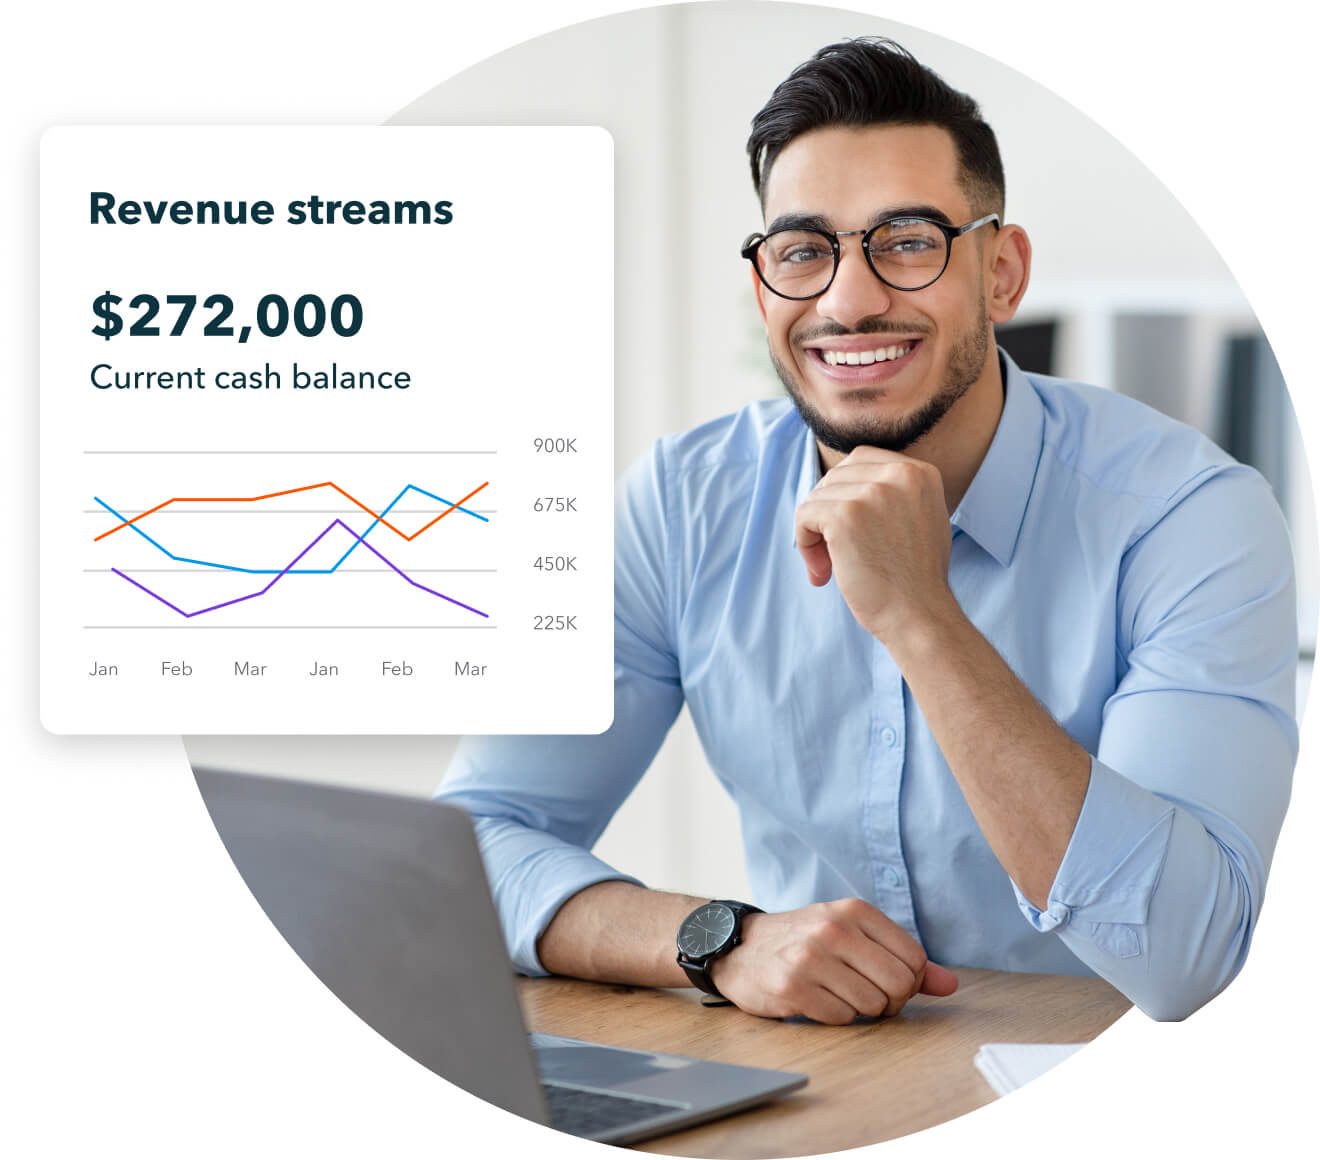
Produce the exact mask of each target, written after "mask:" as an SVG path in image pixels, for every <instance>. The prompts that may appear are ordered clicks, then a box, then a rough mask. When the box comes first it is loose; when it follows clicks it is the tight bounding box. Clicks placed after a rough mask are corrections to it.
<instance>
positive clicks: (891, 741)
mask: <svg viewBox="0 0 1320 1160" xmlns="http://www.w3.org/2000/svg"><path fill="white" fill-rule="evenodd" d="M880 740H881V741H883V742H884V743H885V744H886V745H887V746H889V748H890V749H893V747H894V746H895V745H897V744H898V734H897V733H896V732H894V730H893V729H891V728H890V727H889V726H888V725H886V726H885V727H884V728H883V729H881V730H880Z"/></svg>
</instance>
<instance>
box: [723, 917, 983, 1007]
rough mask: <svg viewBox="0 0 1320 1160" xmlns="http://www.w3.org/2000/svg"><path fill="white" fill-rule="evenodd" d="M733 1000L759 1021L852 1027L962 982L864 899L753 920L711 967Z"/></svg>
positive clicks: (949, 990)
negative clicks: (804, 1020) (859, 1019)
mask: <svg viewBox="0 0 1320 1160" xmlns="http://www.w3.org/2000/svg"><path fill="white" fill-rule="evenodd" d="M711 978H712V979H713V980H714V982H715V985H716V986H717V987H718V988H719V989H720V991H721V992H722V993H723V995H724V996H725V998H727V999H729V1000H731V1001H732V1002H733V1003H735V1004H737V1006H738V1007H740V1008H741V1009H742V1010H744V1011H747V1012H749V1013H750V1014H752V1015H765V1016H769V1017H772V1018H784V1017H786V1016H790V1015H805V1016H807V1017H808V1018H809V1019H814V1020H816V1021H817V1022H818V1023H839V1024H842V1023H851V1022H852V1020H853V1019H854V1017H856V1016H857V1015H895V1014H897V1013H898V1012H899V1011H900V1010H901V1009H902V1007H903V1004H904V1003H906V1002H907V1001H908V1000H909V999H910V998H912V996H913V995H916V994H922V995H952V994H953V992H954V991H955V990H956V989H957V987H958V979H957V976H955V975H954V973H953V972H952V971H950V970H949V969H948V968H946V967H941V966H938V965H937V964H935V963H932V962H928V961H927V959H926V952H925V951H924V950H922V949H921V944H920V943H918V942H917V941H916V940H915V939H914V938H912V936H911V935H909V934H908V933H907V932H906V931H905V930H903V929H902V928H901V927H900V926H898V925H897V924H896V923H894V922H893V921H892V920H890V919H889V918H886V917H885V915H884V914H883V913H882V912H881V911H879V910H877V909H876V908H875V907H874V906H872V905H871V904H870V903H867V902H863V901H862V900H861V899H860V898H844V899H840V900H838V901H837V902H818V903H815V904H813V905H811V906H804V907H802V908H801V909H800V910H790V911H785V912H783V913H780V914H749V915H747V916H746V917H745V918H744V919H743V920H742V943H741V945H739V946H737V947H735V948H734V949H733V950H732V951H730V952H729V953H728V954H727V955H725V956H724V957H723V958H720V959H718V960H716V962H715V963H714V965H713V966H712V968H711Z"/></svg>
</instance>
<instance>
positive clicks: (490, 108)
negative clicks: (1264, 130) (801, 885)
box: [188, 3, 1315, 897]
mask: <svg viewBox="0 0 1320 1160" xmlns="http://www.w3.org/2000/svg"><path fill="white" fill-rule="evenodd" d="M867 33H881V34H887V35H892V36H894V37H895V38H896V39H898V40H899V41H900V42H901V43H903V44H905V45H906V46H907V47H909V48H910V49H911V50H912V51H913V52H914V53H915V54H916V55H917V56H918V58H919V59H921V60H923V61H924V62H925V63H927V64H929V65H930V66H931V67H933V68H934V69H935V70H936V71H937V72H939V73H941V74H942V75H943V76H944V77H945V79H946V80H948V81H949V82H950V83H951V84H953V85H954V86H955V87H958V88H961V89H964V90H966V91H968V92H970V93H972V94H973V95H974V96H975V97H976V98H977V99H978V100H979V101H980V102H981V104H982V108H983V111H984V112H985V115H986V117H987V119H988V120H989V121H990V123H991V124H992V125H993V126H994V127H995V129H996V131H997V133H998V135H999V138H1000V143H1001V148H1002V150H1003V154H1004V161H1005V168H1006V172H1007V175H1008V216H1009V218H1010V219H1011V220H1013V221H1017V222H1019V223H1021V224H1023V225H1024V226H1026V228H1027V230H1028V232H1029V233H1030V235H1031V237H1032V239H1033V242H1034V247H1035V268H1034V278H1033V288H1032V290H1031V291H1030V292H1029V294H1028V297H1027V300H1026V302H1025V304H1024V314H1025V315H1026V316H1032V315H1042V314H1053V313H1055V312H1057V311H1059V310H1061V309H1062V310H1066V311H1068V312H1069V314H1070V317H1071V318H1072V320H1073V321H1072V325H1070V326H1069V328H1068V332H1067V334H1066V335H1065V339H1066V342H1065V350H1064V352H1063V356H1064V367H1063V369H1064V371H1065V373H1070V374H1074V375H1078V376H1079V377H1082V376H1084V377H1091V378H1092V379H1093V381H1101V382H1102V383H1103V384H1104V385H1108V386H1112V385H1114V384H1112V383H1111V382H1108V381H1106V379H1107V371H1108V369H1109V368H1110V367H1111V366H1112V359H1111V357H1110V354H1109V348H1108V345H1107V343H1108V330H1107V320H1108V319H1109V318H1111V317H1112V314H1113V313H1115V312H1117V311H1122V310H1124V309H1130V308H1133V307H1141V308H1145V309H1155V310H1168V311H1171V312H1179V313H1182V312H1196V311H1207V312H1211V313H1214V314H1216V315H1218V316H1229V317H1234V318H1249V310H1248V308H1247V306H1246V303H1245V301H1244V300H1243V299H1242V296H1241V294H1240V293H1239V291H1238V290H1237V287H1236V285H1235V284H1234V283H1233V280H1232V278H1231V276H1230V275H1229V273H1228V271H1227V270H1226V268H1225V267H1224V265H1223V263H1222V262H1221V261H1220V259H1219V257H1218V255H1217V254H1216V253H1215V251H1214V250H1213V248H1212V247H1211V246H1210V245H1209V243H1208V242H1207V241H1206V240H1205V239H1204V237H1203V236H1202V235H1201V233H1200V231H1199V230H1198V229H1197V227H1196V226H1195V224H1194V223H1193V222H1192V221H1191V220H1190V219H1189V218H1188V216H1187V215H1186V214H1185V213H1184V212H1183V211H1182V210H1181V208H1180V207H1179V206H1178V204H1177V203H1176V202H1175V201H1174V200H1173V199H1172V197H1171V196H1170V195H1169V194H1168V192H1167V191H1166V190H1165V189H1164V188H1163V187H1162V186H1161V185H1160V184H1159V183H1158V182H1156V181H1155V179H1154V178H1153V177H1152V176H1151V175H1150V174H1149V173H1148V172H1147V171H1146V170H1145V169H1144V168H1143V167H1142V166H1141V165H1140V164H1139V163H1138V162H1137V161H1136V160H1135V159H1134V158H1132V157H1131V156H1130V155H1129V154H1127V153H1126V151H1124V150H1123V149H1122V148H1121V147H1119V146H1118V145H1117V144H1116V143H1115V142H1114V141H1113V140H1112V138H1110V137H1109V136H1108V135H1107V134H1106V133H1105V132H1104V131H1103V130H1101V129H1100V128H1098V127H1097V126H1095V125H1094V124H1092V123H1091V122H1089V121H1087V120H1086V119H1085V118H1083V117H1081V116H1080V115H1079V114H1078V113H1076V112H1075V111H1074V110H1073V109H1072V108H1071V107H1070V106H1068V105H1067V104H1066V103H1064V102H1063V101H1061V100H1059V99H1058V98H1056V97H1054V96H1053V95H1051V94H1050V93H1048V92H1045V91H1044V90H1042V89H1040V88H1039V87H1038V86H1036V85H1035V84H1034V83H1033V82H1031V81H1030V80H1028V79H1027V78H1025V77H1023V76H1021V75H1019V74H1016V73H1013V72H1011V71H1009V70H1007V69H1005V68H1004V67H1002V66H1000V65H998V64H997V63H995V62H994V61H991V60H989V59H987V58H985V57H983V56H981V55H979V54H978V53H976V52H973V51H971V50H970V49H967V48H964V47H962V46H959V45H956V44H953V43H951V42H949V41H945V40H942V39H939V38H936V37H933V36H929V35H927V34H925V33H923V32H920V31H918V30H915V29H912V28H909V27H906V26H902V25H897V24H892V23H886V22H882V21H879V20H876V19H874V18H870V17H861V16H858V15H856V14H852V13H847V12H842V11H836V10H830V9H823V8H816V7H799V6H794V5H783V4H751V3H718V4H701V5H691V6H688V7H683V8H667V9H662V10H659V11H656V10H643V11H639V12H633V13H629V14H625V15H621V16H615V17H609V18H606V19H604V20H599V21H593V22H590V23H587V24H582V25H578V26H576V27H573V28H568V29H564V30H562V31H559V32H556V33H553V34H551V35H549V36H546V37H543V38H540V39H538V40H535V41H531V42H528V43H526V44H524V45H521V46H519V47H517V48H514V49H511V50H509V51H508V52H505V53H502V54H500V55H498V56H496V57H493V58H491V59H490V60H488V61H486V62H484V63H483V64H481V65H480V66H478V67H476V68H473V69H471V70H469V71H468V72H466V73H463V74H461V75H459V76H457V77H455V78H453V79H452V80H450V81H447V82H445V83H444V84H442V85H440V86H438V87H437V88H435V89H433V90H432V91H431V92H429V93H427V94H425V95H424V96H422V97H421V98H419V99H418V100H417V101H416V102H414V103H413V104H412V105H410V106H408V107H407V108H406V109H404V110H403V111H402V112H401V113H400V114H399V116H398V117H397V118H395V120H396V121H397V122H398V123H400V124H432V123H464V122H469V123H478V124H479V123H492V122H503V123H523V124H552V123H568V124H583V123H590V124H602V125H605V126H606V127H607V128H609V129H610V130H611V131H612V133H613V134H614V139H615V146H616V164H617V179H616V198H617V227H616V245H617V249H616V287H617V292H616V299H617V306H616V311H617V314H616V317H617V332H616V333H617V347H616V350H617V353H616V371H617V380H616V393H615V404H616V422H615V430H616V454H617V463H618V467H619V469H620V470H622V469H623V467H624V466H626V465H627V464H628V463H629V462H631V461H632V460H633V459H634V458H636V457H637V456H638V455H640V454H641V453H642V452H643V450H644V449H645V448H646V447H647V445H648V444H649V443H650V442H651V440H652V439H654V438H655V437H656V436H658V435H660V434H663V433H665V432H667V431H672V430H676V429H680V428H683V427H686V426H690V425H692V424H695V423H697V422H700V421H702V420H704V419H707V418H710V417H713V416H716V415H719V414H723V413H725V412H727V411H730V410H732V409H734V408H736V407H739V406H740V405H742V404H743V403H744V402H746V401H748V400H749V399H753V398H758V397H764V396H766V395H769V394H774V393H777V392H778V384H777V382H776V381H775V379H774V377H773V375H772V374H771V372H770V370H769V367H768V363H767V360H766V358H765V349H764V339H763V336H762V334H761V331H760V324H759V320H758V318H757V315H756V311H755V305H754V300H753V297H752V294H751V290H750V282H749V275H748V271H747V266H746V263H745V262H743V261H742V260H741V259H739V257H738V253H737V250H738V245H739V243H740V242H741V240H742V238H743V237H744V236H745V235H746V234H748V233H749V232H751V231H752V230H753V229H756V228H757V227H758V226H759V225H760V224H761V222H760V215H759V210H758V207H757V204H756V200H755V198H754V196H753V193H752V189H751V183H750V180H749V177H748V169H747V160H746V155H745V153H744V152H743V148H744V142H745V140H746V136H747V130H748V124H749V121H750V119H751V116H752V114H753V113H754V112H755V111H756V109H757V108H759V107H760V105H761V104H762V102H763V101H764V100H765V98H766V97H767V96H768V95H769V93H770V91H771V89H772V88H773V87H774V85H775V84H777V83H778V81H779V80H781V79H782V78H783V77H784V76H785V75H787V73H788V72H789V71H790V69H791V68H792V67H793V66H794V65H796V64H797V63H799V62H800V61H801V60H803V59H804V58H806V57H807V56H809V55H810V54H811V52H813V51H814V50H815V49H816V48H818V47H820V46H821V45H823V44H826V43H829V42H830V41H832V40H836V39H840V38H842V37H845V36H854V35H860V34H867ZM1123 83H1125V84H1142V83H1145V82H1144V81H1143V80H1142V78H1139V77H1137V78H1134V77H1125V78H1123ZM1151 100H1152V109H1153V110H1154V112H1153V115H1154V116H1160V115H1161V113H1162V110H1163V109H1164V108H1165V107H1166V102H1167V101H1169V100H1170V98H1169V97H1168V96H1167V95H1166V94H1165V92H1164V90H1163V89H1162V88H1160V87H1158V86H1156V85H1154V84H1153V83H1152V91H1151ZM1170 116H1171V118H1172V110H1170ZM554 177H555V175H554V174H553V173H532V174H528V175H527V221H528V222H533V221H535V219H536V217H537V215H538V214H540V213H548V212H553V205H554V199H555V180H554ZM513 224H516V223H511V225H513ZM508 310H509V313H510V317H511V318H513V319H516V317H517V314H518V312H519V311H525V310H555V311H558V312H560V313H561V314H562V317H563V324H564V343H565V347H566V350H573V349H574V348H576V347H578V346H581V345H586V346H587V347H588V348H589V345H590V342H591V332H592V325H593V321H592V320H591V319H590V318H582V317H579V316H577V315H576V314H575V313H574V312H573V306H572V303H564V302H559V301H555V300H554V299H553V298H552V297H550V296H547V295H546V294H544V293H543V292H539V291H538V290H537V289H536V288H534V287H529V286H526V285H524V284H522V283H520V282H518V281H517V280H513V279H511V282H510V292H509V302H508ZM1204 386H1205V389H1206V390H1209V389H1210V384H1209V383H1206V384H1204ZM1297 446H1298V447H1299V448H1300V441H1297ZM1305 495H1306V496H1307V497H1309V495H1310V491H1309V487H1308V488H1307V489H1306V492H1305ZM1308 518H1310V519H1311V521H1312V524H1311V526H1309V527H1308V528H1307V529H1306V530H1305V532H1304V534H1303V535H1302V536H1301V537H1300V539H1299V548H1300V549H1301V550H1303V551H1304V552H1309V553H1310V558H1312V559H1313V557H1314V552H1315V533H1314V527H1313V517H1312V516H1310V515H1309V513H1308ZM1307 568H1308V569H1309V571H1308V576H1310V577H1313V576H1314V574H1315V569H1314V566H1313V565H1311V564H1308V565H1307ZM1311 586H1312V587H1313V584H1312V585H1311ZM1310 607H1312V608H1313V607H1314V599H1313V598H1311V604H1310ZM1313 615H1314V614H1313V613H1312V616H1313ZM188 748H189V753H190V755H191V756H192V757H193V758H194V760H198V759H205V760H207V761H210V762H212V763H216V764H226V765H237V766H240V767H246V768H253V769H267V770H270V771H272V772H274V771H278V772H284V773H288V774H292V775H302V776H317V777H324V778H326V779H329V780H336V781H347V782H350V783H361V784H365V785H375V786H380V787H383V788H388V789H394V790H398V791H400V792H413V793H429V792H430V790H431V789H432V788H433V786H434V784H435V783H436V782H437V781H438V779H439V776H440V772H441V770H442V769H443V766H444V763H445V762H446V761H447V760H448V754H449V752H450V751H451V748H452V742H451V741H450V740H449V739H420V738H400V739H394V740H387V739H382V738H366V739H333V740H328V739H311V738H309V739H300V738H276V739H226V738H192V739H189V741H188ZM680 821H681V822H682V824H679V823H680ZM735 831H736V815H735V811H734V810H733V807H732V805H731V803H729V801H728V800H727V798H726V797H725V796H724V794H723V792H722V790H720V788H719V787H718V784H717V783H716V781H715V779H714V777H713V776H712V775H711V774H710V772H709V770H708V769H707V767H706V765H705V761H704V758H703V757H702V755H701V751H700V748H699V746H698V744H697V742H696V738H695V735H694V733H693V731H692V729H691V726H690V724H689V723H688V721H687V717H686V715H684V717H683V719H682V720H681V721H680V723H679V725H678V726H676V728H675V729H674V731H673V733H672V734H671V736H670V738H669V740H668V741H667V742H666V744H665V746H664V748H663V749H662V751H661V753H660V755H659V757H658V758H657V760H656V762H655V765H654V766H653V768H652V770H651V772H650V773H649V774H648V775H647V777H646V778H644V779H643V782H642V784H641V786H640V787H639V789H638V791H637V792H636V793H635V794H634V795H633V797H632V798H630V799H629V801H628V802H627V803H626V804H625V805H624V807H623V808H622V809H621V810H620V812H619V814H618V815H617V817H616V819H615V821H614V822H613V824H612V825H611V826H610V828H609V830H608V831H607V832H606V834H605V836H604V837H603V838H602V840H601V842H600V844H599V846H598V847H597V850H598V852H599V853H600V854H601V856H602V857H604V858H606V859H607V860H610V861H613V862H614V863H615V864H616V865H619V866H620V867H622V868H626V869H627V870H629V871H630V872H632V873H635V874H637V875H638V876H639V877H641V878H642V879H643V880H645V881H647V882H649V883H650V884H652V885H655V886H662V887H667V888H671V889H682V890H690V891H692V892H694V893H705V894H708V895H727V896H733V897H739V896H744V895H746V893H747V886H746V878H745V875H744V873H743V870H742V866H741V856H740V853H739V848H738V845H737V843H736V841H735V840H732V838H733V835H734V834H735Z"/></svg>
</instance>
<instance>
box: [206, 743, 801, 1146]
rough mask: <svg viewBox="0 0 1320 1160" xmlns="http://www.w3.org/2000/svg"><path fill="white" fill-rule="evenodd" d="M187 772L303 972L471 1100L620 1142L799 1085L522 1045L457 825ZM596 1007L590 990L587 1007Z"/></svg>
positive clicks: (613, 1051) (431, 813)
mask: <svg viewBox="0 0 1320 1160" xmlns="http://www.w3.org/2000/svg"><path fill="white" fill-rule="evenodd" d="M194 772H195V773H196V776H197V784H198V786H199V787H200V788H201V791H202V797H203V798H204V800H205V802H206V806H207V809H209V810H210V812H211V818H212V820H213V821H214V822H215V826H216V829H217V830H218V831H219V832H220V837H221V838H222V839H223V841H224V843H225V846H226V847H227V848H228V850H229V854H230V856H231V857H232V858H233V860H234V864H235V865H236V866H237V867H238V870H239V873H240V874H242V876H243V878H244V880H245V881H246V882H247V884H248V887H249V888H250V889H251V891H252V893H253V894H254V895H255V896H256V898H257V901H258V902H260V903H261V906H262V908H263V909H264V910H265V911H266V914H267V915H268V916H269V917H270V920H271V921H272V922H273V923H274V924H275V926H276V928H277V929H278V930H279V931H280V933H281V934H282V935H283V936H284V937H285V938H286V939H287V940H288V941H289V944H290V945H291V946H292V947H293V949H294V950H295V951H297V952H298V954H299V955H300V956H301V957H302V959H303V961H304V962H305V963H307V965H308V966H309V967H311V969H312V970H313V971H314V972H315V973H316V974H317V975H318V976H319V977H320V979H321V981H322V982H323V983H325V985H326V986H327V987H329V988H330V990H331V991H333V992H334V993H335V994H336V995H338V996H339V998H340V999H341V1000H343V1002H344V1003H345V1004H346V1005H347V1006H348V1007H349V1008H350V1009H351V1010H352V1011H354V1012H356V1013H357V1014H358V1015H359V1016H360V1017H361V1018H362V1019H363V1020H365V1021H366V1022H367V1023H368V1024H369V1025H370V1026H371V1027H373V1028H375V1029H376V1030H377V1031H378V1032H380V1034H382V1035H383V1036H385V1038H386V1039H388V1040H390V1042H392V1043H393V1044H395V1046H397V1047H399V1048H400V1049H401V1050H403V1051H405V1052H407V1053H408V1054H409V1055H411V1056H412V1057H413V1058H414V1059H416V1060H417V1061H418V1062H419V1063H422V1064H424V1065H425V1066H427V1067H429V1068H430V1069H431V1070H432V1071H434V1072H436V1073H437V1074H439V1075H441V1076H443V1077H444V1078H445V1079H447V1080H450V1081H451V1082H453V1083H456V1084H458V1086H459V1087H462V1088H465V1089H466V1090H467V1091H470V1092H472V1093H473V1094H474V1095H478V1096H480V1097H481V1098H482V1099H485V1100H488V1101H489V1102H490V1103H493V1104H496V1105H498V1106H499V1107H502V1108H506V1109H507V1110H509V1111H511V1112H515V1113H517V1114H518V1115H520V1116H525V1117H527V1118H528V1119H531V1120H536V1121H537V1122H539V1123H542V1124H548V1125H551V1126H553V1127H555V1128H559V1129H560V1130H561V1131H565V1132H570V1133H572V1134H573V1135H576V1136H582V1137H585V1138H587V1139H591V1140H599V1141H602V1142H604V1143H611V1144H624V1143H630V1142H632V1141H636V1140H643V1139H646V1138H647V1137H650V1136H656V1135H660V1134H662V1133H665V1132H671V1131H674V1130H676V1129H678V1128H684V1127H689V1126H691V1125H692V1124H696V1123H700V1122H702V1121H704V1120H710V1119H715V1118H717V1117H719V1116H724V1115H728V1114H729V1113H731V1112H736V1111H741V1110H742V1109H744V1108H749V1107H752V1106H754V1105H756V1104H760V1103H763V1102H765V1101H767V1100H770V1099H773V1098H775V1097H776V1096H779V1095H783V1094H784V1093H785V1092H790V1091H793V1090H794V1089H796V1088H799V1087H801V1086H802V1085H803V1084H805V1083H806V1082H807V1077H806V1076H805V1075H798V1074H796V1073H794V1072H785V1071H769V1070H765V1069H762V1068H752V1067H734V1066H731V1065H728V1064H722V1063H712V1062H709V1061H704V1060H696V1059H687V1058H685V1057H682V1056H673V1055H660V1054H653V1053H650V1052H644V1051H628V1050H625V1049H623V1048H616V1047H604V1046H601V1045H599V1044H594V1043H586V1042H583V1041H581V1040H577V1039H564V1038H560V1037H557V1036H550V1035H539V1034H538V1035H532V1036H530V1037H529V1036H528V1034H527V1030H526V1027H525V1026H524V1024H523V1021H522V1012H521V1009H520V1008H519V1006H518V999H517V994H516V992H515V989H514V977H513V970H512V968H511V967H510V965H509V960H508V955H507V951H506V949H505V945H504V938H503V934H502V933H501V931H500V927H499V920H498V918H497V917H496V914H495V908H494V905H493V904H492V902H491V899H490V892H489V889H488V888H487V885H486V876H485V872H484V869H483V867H482V863H481V855H480V853H479V852H478V850H477V843H476V839H475V836H474V835H473V832H472V823H471V821H470V819H469V818H468V816H467V815H466V814H465V813H464V812H463V811H462V810H459V809H455V808H454V807H452V806H446V805H441V804H439V803H437V802H431V801H426V800H423V799H419V798H408V797H400V796H395V795H391V794H377V793H366V792H362V791H359V790H347V789H338V788H332V787H330V786H324V785H317V784H312V783H308V782H296V781H285V780H282V779H277V778H267V777H256V776H251V775H247V774H237V773H229V772H225V771H221V770H212V769H200V768H199V769H196V770H195V771H194ZM609 999H610V996H609V994H608V993H607V992H603V993H602V995H601V1002H609ZM712 1017H713V1018H718V1015H713V1016H712Z"/></svg>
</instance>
